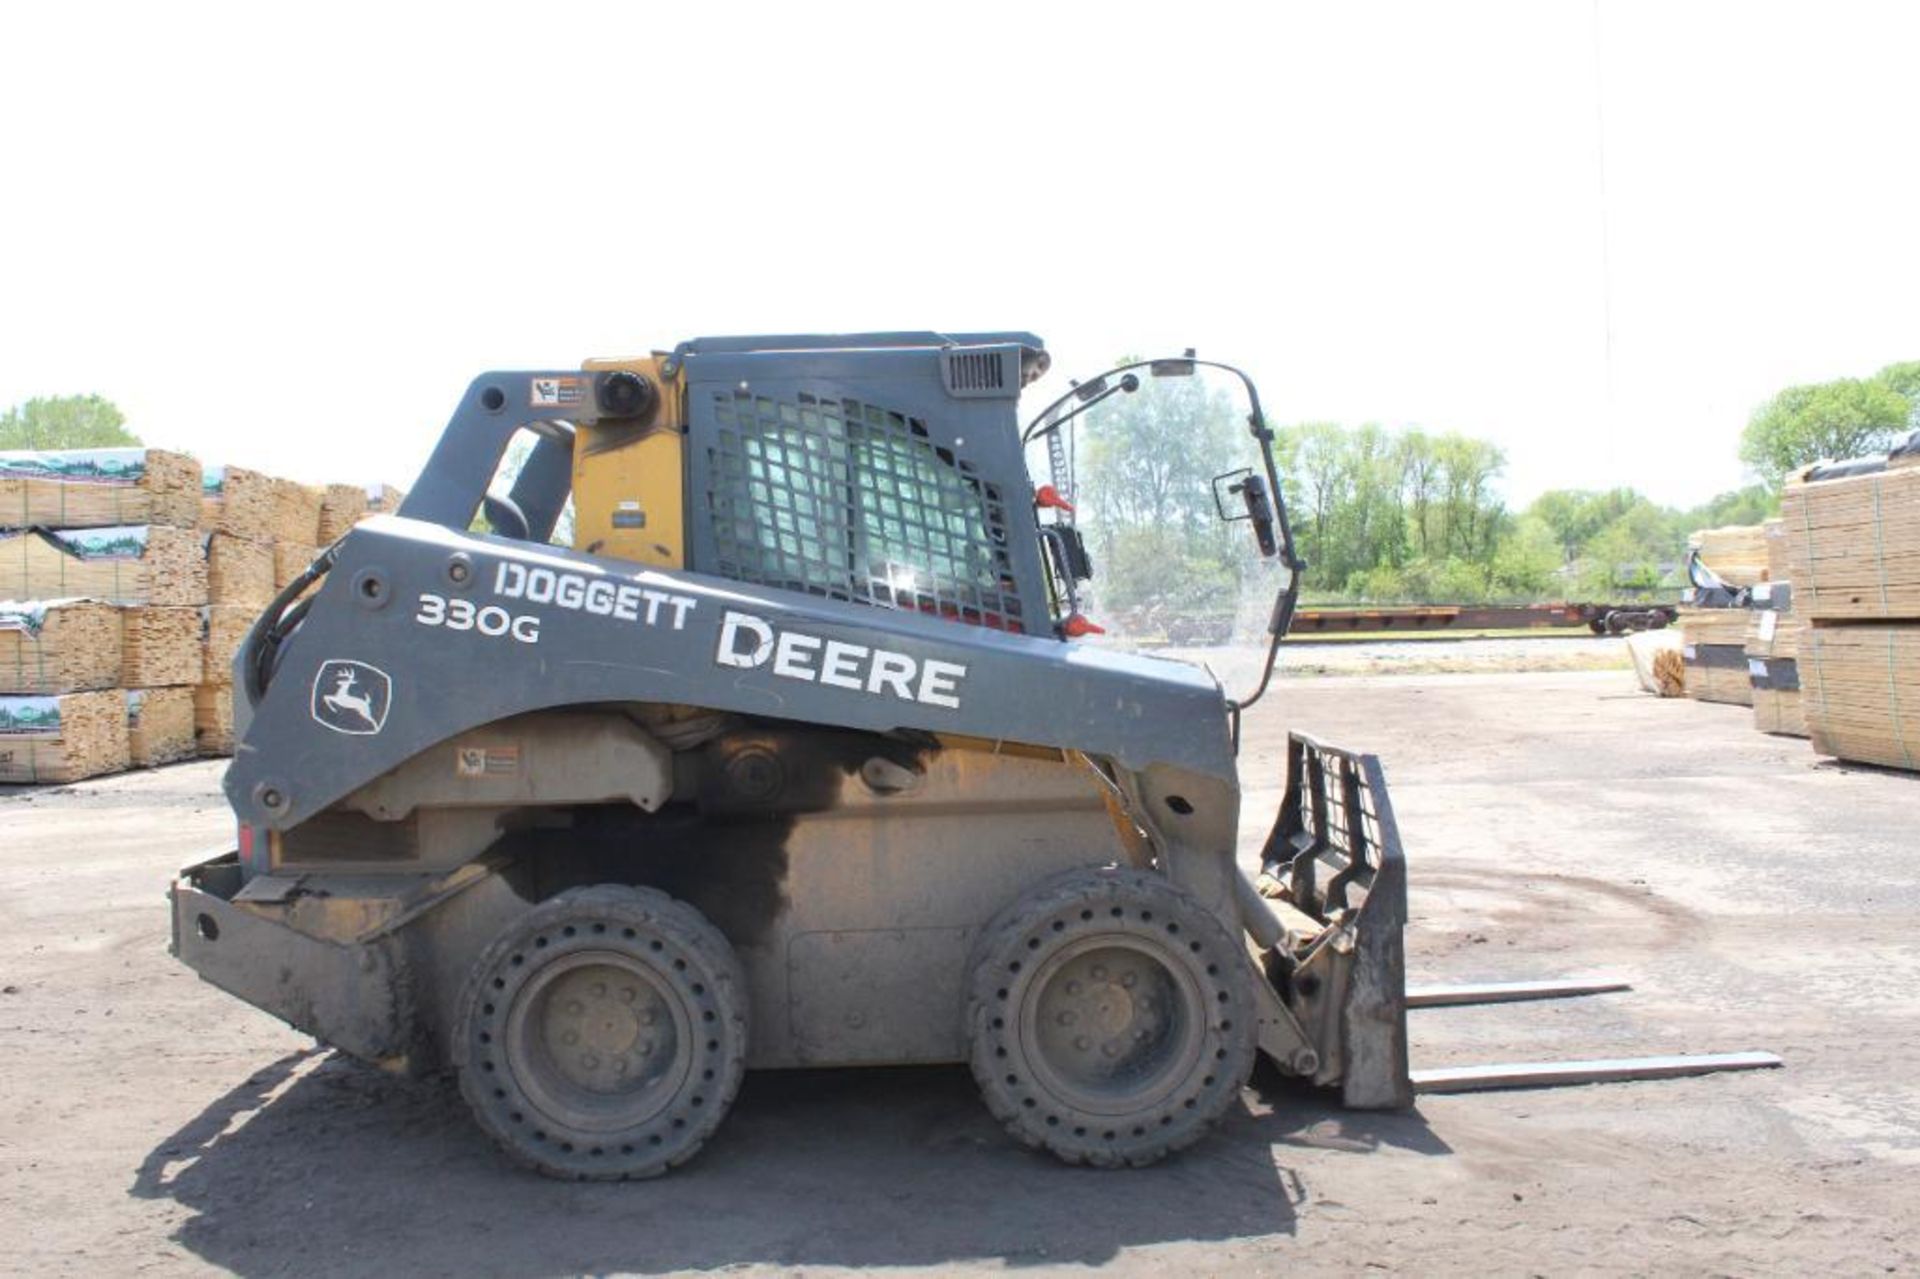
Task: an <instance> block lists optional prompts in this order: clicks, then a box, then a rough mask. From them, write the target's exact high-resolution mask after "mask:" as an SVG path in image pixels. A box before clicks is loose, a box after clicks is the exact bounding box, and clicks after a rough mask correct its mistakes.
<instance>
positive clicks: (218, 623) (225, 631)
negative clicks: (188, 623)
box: [200, 604, 260, 686]
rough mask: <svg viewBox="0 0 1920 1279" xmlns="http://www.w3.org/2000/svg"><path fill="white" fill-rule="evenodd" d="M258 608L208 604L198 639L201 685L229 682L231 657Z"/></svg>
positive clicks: (245, 635) (251, 624)
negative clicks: (201, 672)
mask: <svg viewBox="0 0 1920 1279" xmlns="http://www.w3.org/2000/svg"><path fill="white" fill-rule="evenodd" d="M259 616H260V610H258V609H254V608H244V607H235V606H233V605H231V604H214V605H210V606H209V607H208V608H207V611H206V620H205V625H204V628H203V632H202V635H203V638H202V640H201V644H202V653H201V664H202V667H203V669H204V672H205V673H204V674H203V675H202V676H201V677H200V682H201V683H202V684H207V685H213V686H224V685H227V684H231V683H233V659H234V656H235V655H236V654H238V653H239V652H240V645H241V644H242V643H243V642H244V641H245V640H246V638H247V632H248V631H250V630H252V629H253V623H254V621H255V619H257V618H258V617H259Z"/></svg>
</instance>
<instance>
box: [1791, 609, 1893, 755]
mask: <svg viewBox="0 0 1920 1279" xmlns="http://www.w3.org/2000/svg"><path fill="white" fill-rule="evenodd" d="M1799 676H1800V704H1801V708H1802V710H1803V711H1804V713H1805V715H1806V722H1807V733H1808V735H1809V736H1810V737H1811V738H1812V739H1813V748H1814V749H1815V750H1816V751H1818V752H1820V753H1821V754H1822V755H1832V756H1833V757H1835V758H1836V759H1846V760H1855V761H1858V762H1860V763H1865V764H1883V765H1886V766H1887V767H1889V768H1903V769H1909V770H1920V623H1906V624H1887V625H1878V624H1875V625H1859V624H1855V625H1824V626H1823V625H1819V624H1815V625H1813V626H1810V627H1808V628H1807V630H1806V632H1805V633H1804V634H1803V635H1802V637H1801V647H1800V664H1799Z"/></svg>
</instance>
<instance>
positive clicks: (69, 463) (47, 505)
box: [0, 448, 200, 528]
mask: <svg viewBox="0 0 1920 1279" xmlns="http://www.w3.org/2000/svg"><path fill="white" fill-rule="evenodd" d="M199 511H200V463H198V462H196V461H195V460H194V459H192V458H190V457H188V456H187V455H186V454H184V453H169V452H167V451H166V450H165V449H141V448H127V449H50V450H45V451H30V452H7V453H0V528H34V527H38V528H105V527H111V526H113V525H119V524H166V525H170V526H172V527H175V528H192V527H193V526H194V523H195V521H196V520H197V519H198V517H199Z"/></svg>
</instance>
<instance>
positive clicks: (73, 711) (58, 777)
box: [0, 689, 128, 782]
mask: <svg viewBox="0 0 1920 1279" xmlns="http://www.w3.org/2000/svg"><path fill="white" fill-rule="evenodd" d="M127 752H128V747H127V704H126V699H125V697H124V696H123V695H122V693H121V692H120V690H119V689H106V690H103V691H101V692H89V693H64V694H60V695H58V696H51V697H0V782H77V781H79V780H81V779H82V778H86V777H97V776H99V775H100V774H101V773H113V772H118V771H119V770H121V769H123V768H125V767H126V766H127V760H128V753H127Z"/></svg>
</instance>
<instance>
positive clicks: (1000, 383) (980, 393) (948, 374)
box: [940, 350, 1020, 399]
mask: <svg viewBox="0 0 1920 1279" xmlns="http://www.w3.org/2000/svg"><path fill="white" fill-rule="evenodd" d="M1018 358H1019V357H1018V355H1017V354H1016V353H1015V352H1012V351H1004V350H993V351H980V350H974V351H942V352H941V353H940V375H941V379H942V380H943V381H944V382H945V383H946V387H947V394H948V395H951V396H953V397H955V398H956V399H973V398H979V399H987V398H996V397H1004V396H1006V395H1008V394H1009V393H1010V391H1012V390H1016V389H1017V388H1018V387H1019V385H1020V369H1019V366H1018V364H1017V363H1016V361H1017V360H1018Z"/></svg>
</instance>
